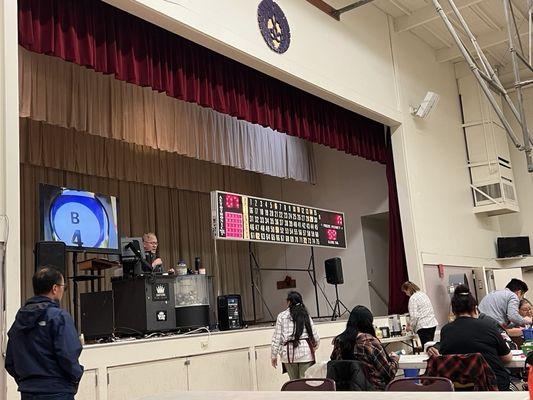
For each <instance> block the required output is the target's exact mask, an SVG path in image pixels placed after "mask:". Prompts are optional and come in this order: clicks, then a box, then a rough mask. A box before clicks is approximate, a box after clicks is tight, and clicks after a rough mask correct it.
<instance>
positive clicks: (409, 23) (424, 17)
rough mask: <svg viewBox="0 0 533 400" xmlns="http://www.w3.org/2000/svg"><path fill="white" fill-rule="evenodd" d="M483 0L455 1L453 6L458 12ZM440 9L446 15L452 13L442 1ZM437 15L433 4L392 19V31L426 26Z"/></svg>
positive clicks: (443, 0) (437, 16)
mask: <svg viewBox="0 0 533 400" xmlns="http://www.w3.org/2000/svg"><path fill="white" fill-rule="evenodd" d="M482 1H483V0H456V1H455V5H456V6H457V8H459V10H461V9H462V8H466V7H470V6H471V5H473V4H477V3H481V2H482ZM441 5H442V9H443V10H444V12H446V14H449V13H451V12H452V9H451V7H450V5H449V4H448V2H447V1H446V0H442V3H441ZM439 18H440V17H439V14H437V10H436V9H435V6H434V5H433V4H431V5H427V6H425V7H422V8H419V9H418V10H416V11H413V13H412V14H411V15H403V16H401V17H398V18H395V19H394V29H395V30H396V32H404V31H408V30H410V29H413V28H416V27H417V26H420V25H424V24H427V23H428V22H431V21H435V20H437V19H439Z"/></svg>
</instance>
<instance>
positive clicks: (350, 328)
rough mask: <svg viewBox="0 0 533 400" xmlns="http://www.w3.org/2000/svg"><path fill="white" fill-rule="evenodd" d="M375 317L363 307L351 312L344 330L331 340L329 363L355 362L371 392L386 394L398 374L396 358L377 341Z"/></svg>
mask: <svg viewBox="0 0 533 400" xmlns="http://www.w3.org/2000/svg"><path fill="white" fill-rule="evenodd" d="M373 321H374V317H373V315H372V313H371V312H370V310H369V309H368V308H366V307H364V306H357V307H355V308H354V309H353V310H352V311H351V312H350V318H348V322H347V323H346V329H345V330H344V332H342V333H341V334H340V335H339V336H337V337H336V338H335V339H333V352H332V353H331V359H332V360H357V361H360V362H361V363H362V364H363V366H364V368H365V375H366V377H367V379H368V381H369V382H370V383H371V385H372V386H373V388H374V390H385V387H386V386H387V384H388V383H389V382H390V381H392V380H393V379H394V377H395V376H396V371H397V370H398V360H399V357H398V355H396V354H395V353H390V354H388V355H387V352H386V351H385V349H384V348H383V346H382V345H381V342H380V341H379V339H378V338H376V332H375V330H374V326H373Z"/></svg>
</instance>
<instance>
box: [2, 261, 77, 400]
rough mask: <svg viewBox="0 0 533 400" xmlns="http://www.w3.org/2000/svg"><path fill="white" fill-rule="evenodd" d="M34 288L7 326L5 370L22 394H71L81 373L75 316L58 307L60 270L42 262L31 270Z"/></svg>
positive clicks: (29, 397)
mask: <svg viewBox="0 0 533 400" xmlns="http://www.w3.org/2000/svg"><path fill="white" fill-rule="evenodd" d="M33 291H34V293H35V296H34V297H32V298H30V299H29V300H28V301H26V304H25V305H24V307H22V308H21V309H20V310H19V311H18V313H17V315H16V317H15V322H14V323H13V325H12V326H11V329H10V330H9V332H8V337H9V340H8V343H7V354H6V362H5V367H6V370H7V372H9V374H10V375H11V376H12V377H13V378H15V381H16V382H17V385H18V390H19V391H20V392H21V398H22V400H41V399H42V400H44V399H46V400H73V399H74V395H75V394H76V392H77V390H78V383H79V381H80V379H81V376H82V375H83V367H82V366H81V365H80V364H79V362H78V358H79V356H80V353H81V350H82V347H81V343H80V340H79V338H78V332H77V331H76V328H75V327H74V321H73V320H72V318H71V316H70V315H69V313H68V312H67V311H65V310H62V309H60V308H59V302H60V300H61V298H62V297H63V293H64V291H65V280H64V278H63V275H61V273H60V272H59V271H58V270H56V269H55V268H53V267H44V268H41V269H40V270H39V271H37V272H36V273H35V275H33Z"/></svg>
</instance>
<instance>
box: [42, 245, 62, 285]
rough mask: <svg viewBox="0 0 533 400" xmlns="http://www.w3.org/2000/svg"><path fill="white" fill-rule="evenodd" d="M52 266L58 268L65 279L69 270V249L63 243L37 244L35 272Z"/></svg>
mask: <svg viewBox="0 0 533 400" xmlns="http://www.w3.org/2000/svg"><path fill="white" fill-rule="evenodd" d="M46 265H51V266H53V267H55V268H57V269H58V270H59V271H61V273H62V274H63V276H64V277H66V269H67V249H66V246H65V243H63V242H37V243H35V272H37V270H39V269H40V268H41V267H44V266H46Z"/></svg>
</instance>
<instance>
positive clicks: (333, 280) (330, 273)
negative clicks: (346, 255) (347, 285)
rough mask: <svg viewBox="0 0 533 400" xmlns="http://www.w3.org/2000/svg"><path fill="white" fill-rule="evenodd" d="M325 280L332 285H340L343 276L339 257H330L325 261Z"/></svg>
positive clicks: (342, 281)
mask: <svg viewBox="0 0 533 400" xmlns="http://www.w3.org/2000/svg"><path fill="white" fill-rule="evenodd" d="M324 264H325V268H326V281H327V282H328V283H330V284H332V285H342V284H343V283H344V276H343V275H342V262H341V259H340V258H339V257H335V258H330V259H328V260H326V261H325V263H324Z"/></svg>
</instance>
